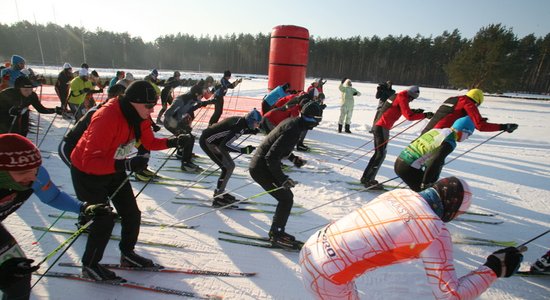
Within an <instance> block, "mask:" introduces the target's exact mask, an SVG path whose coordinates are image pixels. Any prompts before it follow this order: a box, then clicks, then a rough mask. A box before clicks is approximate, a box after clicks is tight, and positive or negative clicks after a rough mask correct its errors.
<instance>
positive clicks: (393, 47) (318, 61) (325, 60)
mask: <svg viewBox="0 0 550 300" xmlns="http://www.w3.org/2000/svg"><path fill="white" fill-rule="evenodd" d="M0 41H2V42H1V43H0V58H1V59H4V60H8V59H9V57H10V56H11V55H12V54H18V55H21V56H23V57H25V58H26V59H27V61H28V62H29V63H32V64H42V62H43V61H44V63H45V64H47V65H60V66H61V65H62V64H63V63H64V62H65V61H68V62H71V63H72V64H73V65H80V63H81V62H84V60H86V62H87V63H88V64H89V65H90V66H93V67H98V68H99V67H103V68H115V69H125V68H132V69H152V68H160V69H173V70H190V71H203V72H223V70H226V69H230V70H232V71H233V72H234V73H249V74H267V71H268V63H269V43H270V34H263V33H258V34H256V35H252V34H242V33H241V34H232V35H225V36H218V35H214V36H209V35H206V36H200V37H197V36H194V35H191V34H186V33H178V34H173V35H165V36H160V37H158V38H157V39H156V40H155V41H154V42H144V41H143V40H142V39H141V38H140V37H132V36H131V35H129V34H128V33H114V32H109V31H104V30H101V29H97V30H96V31H95V32H91V31H88V30H86V29H84V28H82V27H73V26H69V25H65V26H63V27H62V26H59V25H56V24H52V23H49V24H47V25H35V24H31V23H29V22H27V21H23V22H19V23H15V24H12V25H5V24H0ZM39 41H40V42H39ZM40 46H41V48H42V51H41V50H40ZM309 47H310V48H309V54H310V55H309V62H308V68H307V75H308V76H310V77H324V78H343V77H348V78H352V79H353V80H355V81H368V82H383V81H386V80H391V81H393V82H394V83H396V84H402V85H409V84H417V85H422V86H431V87H441V88H473V87H477V88H481V89H483V90H485V91H487V92H511V91H517V92H530V93H550V34H547V35H546V36H545V37H536V36H534V35H533V34H530V35H527V36H525V37H523V38H518V37H517V36H516V35H515V34H514V33H513V32H512V30H511V29H509V28H506V27H505V26H503V25H501V24H491V25H488V26H486V27H483V28H481V29H480V30H479V31H478V33H477V34H476V35H475V36H474V37H473V38H472V39H466V38H463V37H462V36H461V35H460V32H459V31H458V30H456V29H455V30H453V31H452V32H448V31H444V32H443V33H442V34H441V35H439V36H436V37H432V36H430V37H424V36H421V35H417V36H415V37H410V36H402V35H400V36H392V35H389V36H387V37H384V38H381V37H378V36H373V37H359V36H357V37H351V38H318V37H314V36H312V37H311V38H310V44H309ZM42 56H43V58H42Z"/></svg>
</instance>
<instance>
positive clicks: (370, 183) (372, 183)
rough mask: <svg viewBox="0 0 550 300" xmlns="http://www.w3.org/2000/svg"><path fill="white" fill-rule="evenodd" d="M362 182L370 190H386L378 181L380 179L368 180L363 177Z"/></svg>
mask: <svg viewBox="0 0 550 300" xmlns="http://www.w3.org/2000/svg"><path fill="white" fill-rule="evenodd" d="M361 183H362V184H363V186H364V187H366V188H368V189H369V190H379V191H382V190H385V189H384V186H383V185H381V184H380V183H378V181H376V180H374V179H372V180H366V181H365V180H363V179H361Z"/></svg>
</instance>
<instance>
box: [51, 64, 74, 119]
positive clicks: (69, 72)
mask: <svg viewBox="0 0 550 300" xmlns="http://www.w3.org/2000/svg"><path fill="white" fill-rule="evenodd" d="M71 80H73V67H72V66H71V64H69V63H65V64H63V70H62V71H61V72H59V75H57V80H56V82H55V92H56V94H57V97H59V101H61V109H62V110H63V112H66V111H67V98H68V97H69V84H70V83H71Z"/></svg>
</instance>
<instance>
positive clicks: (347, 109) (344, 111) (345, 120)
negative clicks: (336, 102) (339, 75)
mask: <svg viewBox="0 0 550 300" xmlns="http://www.w3.org/2000/svg"><path fill="white" fill-rule="evenodd" d="M338 89H339V90H340V92H341V93H342V95H341V97H340V118H339V119H338V133H342V124H345V132H346V133H351V130H350V126H351V117H352V116H353V107H354V106H355V99H354V98H353V97H355V96H361V93H360V92H359V91H358V90H356V89H355V88H354V87H352V86H351V80H350V79H349V78H344V80H343V82H342V83H341V84H340V86H338Z"/></svg>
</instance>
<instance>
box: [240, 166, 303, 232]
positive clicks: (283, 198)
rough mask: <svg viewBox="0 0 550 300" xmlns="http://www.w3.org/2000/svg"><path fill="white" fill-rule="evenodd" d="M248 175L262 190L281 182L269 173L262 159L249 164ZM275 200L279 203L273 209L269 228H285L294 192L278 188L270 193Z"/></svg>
mask: <svg viewBox="0 0 550 300" xmlns="http://www.w3.org/2000/svg"><path fill="white" fill-rule="evenodd" d="M249 172H250V176H252V179H254V181H256V182H257V183H258V184H259V185H260V186H261V187H262V188H263V189H264V190H266V191H269V190H272V189H274V188H277V187H279V186H280V185H281V182H277V180H276V179H275V177H273V175H271V172H270V171H269V168H268V167H267V164H266V163H265V161H264V160H260V161H258V162H257V163H256V164H254V165H251V166H250V169H249ZM270 194H271V196H273V198H275V200H277V201H278V202H279V203H278V204H277V208H276V209H275V215H274V216H273V223H272V224H271V228H273V227H279V228H285V226H286V223H287V221H288V217H289V216H290V211H291V210H292V205H293V204H294V194H292V191H291V190H290V189H279V190H276V191H274V192H271V193H270Z"/></svg>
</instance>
